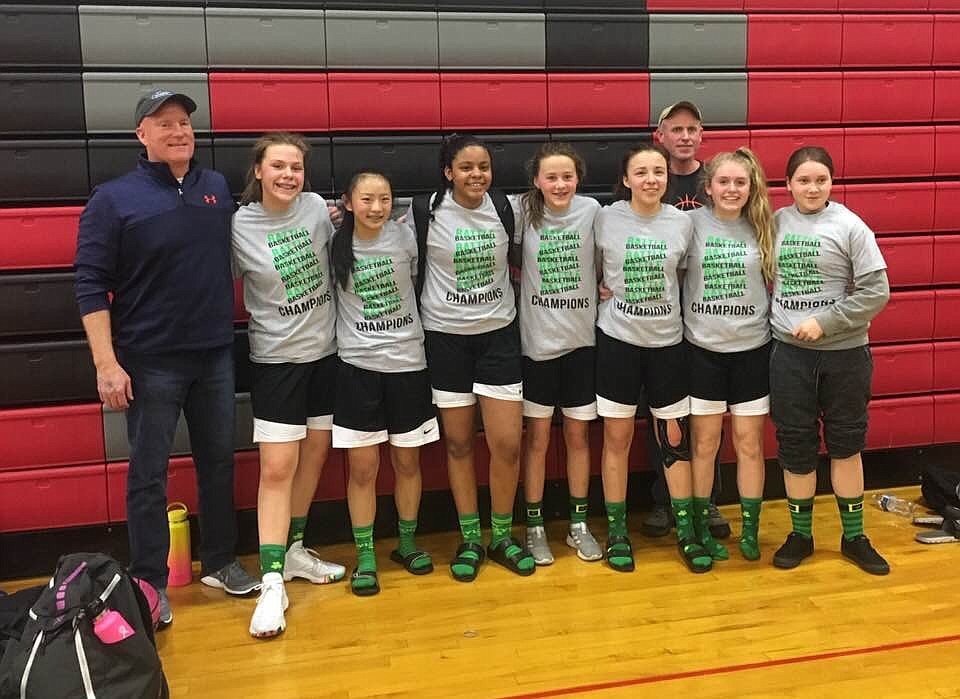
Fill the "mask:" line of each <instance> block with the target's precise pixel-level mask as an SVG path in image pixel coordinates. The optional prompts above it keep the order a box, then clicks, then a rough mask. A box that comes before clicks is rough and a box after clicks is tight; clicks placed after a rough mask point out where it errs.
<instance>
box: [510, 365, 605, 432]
mask: <svg viewBox="0 0 960 699" xmlns="http://www.w3.org/2000/svg"><path fill="white" fill-rule="evenodd" d="M596 357H597V352H596V349H595V348H593V347H580V348H578V349H575V350H573V351H572V352H567V353H566V354H564V355H561V356H559V357H555V358H554V359H547V360H545V361H542V362H537V361H534V360H532V359H530V358H529V357H524V358H523V414H524V416H525V417H550V416H552V415H553V409H554V406H559V407H560V410H561V412H562V413H563V414H564V415H565V416H567V417H572V418H575V419H577V420H593V419H595V418H596V417H597V391H596V372H597V367H596Z"/></svg>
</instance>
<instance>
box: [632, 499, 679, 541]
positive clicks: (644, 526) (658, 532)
mask: <svg viewBox="0 0 960 699" xmlns="http://www.w3.org/2000/svg"><path fill="white" fill-rule="evenodd" d="M671 529H673V512H671V511H670V508H669V507H664V506H661V505H654V506H653V509H652V510H650V514H648V515H647V516H646V517H644V518H643V522H641V523H640V531H641V532H643V535H644V536H666V535H667V534H669V533H670V530H671Z"/></svg>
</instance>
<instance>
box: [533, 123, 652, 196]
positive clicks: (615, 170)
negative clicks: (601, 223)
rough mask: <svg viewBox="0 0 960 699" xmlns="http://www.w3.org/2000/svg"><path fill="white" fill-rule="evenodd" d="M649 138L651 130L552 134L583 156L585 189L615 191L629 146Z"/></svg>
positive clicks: (590, 190) (582, 183) (552, 137)
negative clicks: (621, 163) (585, 166)
mask: <svg viewBox="0 0 960 699" xmlns="http://www.w3.org/2000/svg"><path fill="white" fill-rule="evenodd" d="M649 138H650V132H649V131H619V132H616V133H596V132H584V131H576V132H571V133H562V132H558V133H551V134H550V140H551V141H566V142H567V143H569V144H570V145H571V146H573V147H574V148H575V149H576V150H577V152H578V153H579V154H580V155H581V157H583V159H584V161H585V162H586V165H587V177H586V181H584V182H581V183H580V189H581V190H582V191H585V192H612V191H613V187H614V184H616V182H617V180H618V179H619V177H620V160H621V158H622V157H623V154H624V153H625V152H626V150H627V148H628V147H629V146H630V145H631V144H633V143H637V142H638V141H643V140H649Z"/></svg>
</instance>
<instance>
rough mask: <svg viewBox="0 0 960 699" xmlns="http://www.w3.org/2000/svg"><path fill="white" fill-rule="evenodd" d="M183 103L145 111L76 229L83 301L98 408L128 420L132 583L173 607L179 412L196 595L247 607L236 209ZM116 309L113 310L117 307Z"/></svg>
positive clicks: (168, 99)
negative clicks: (169, 589) (196, 542)
mask: <svg viewBox="0 0 960 699" xmlns="http://www.w3.org/2000/svg"><path fill="white" fill-rule="evenodd" d="M196 108H197V105H196V103H195V102H194V101H193V100H192V99H191V98H190V97H188V96H187V95H183V94H179V93H175V92H171V91H169V90H154V91H153V92H150V93H149V94H146V95H144V96H143V97H141V98H140V100H139V102H138V103H137V106H136V111H135V114H134V118H135V123H136V134H137V138H138V139H139V140H140V143H142V144H143V146H144V148H145V151H146V152H145V153H143V154H141V155H140V159H139V163H138V166H137V168H136V169H135V170H133V171H132V172H129V173H127V174H126V175H123V176H122V177H118V178H117V179H115V180H111V181H110V182H106V183H104V184H102V185H100V186H99V187H97V188H96V189H95V190H94V191H93V194H92V195H91V196H90V200H89V202H88V203H87V206H86V208H85V209H84V211H83V214H82V215H81V217H80V230H79V235H78V240H77V257H76V293H77V302H78V304H79V306H80V314H81V316H82V318H83V326H84V329H85V330H86V333H87V338H88V340H89V342H90V350H91V352H92V353H93V361H94V364H95V365H96V369H97V390H98V392H99V394H100V399H101V400H102V401H103V402H104V403H105V404H106V405H107V406H109V407H110V408H113V409H115V410H124V409H125V410H126V411H127V437H128V439H129V441H130V466H129V470H128V473H127V523H128V531H129V539H130V572H131V573H132V574H133V575H135V576H137V577H140V578H143V579H145V580H146V581H147V582H149V583H151V584H152V585H154V586H155V587H156V588H157V589H158V590H159V591H160V593H161V594H160V621H161V624H162V625H166V624H169V623H170V622H171V621H172V619H173V614H172V612H171V610H170V604H169V601H168V599H167V595H166V586H167V552H168V549H169V544H170V539H169V529H168V525H167V516H166V506H167V496H166V486H167V462H168V460H169V456H170V446H171V443H172V441H173V435H174V431H175V429H176V424H177V420H178V419H179V417H180V413H181V410H182V411H183V413H184V415H185V417H186V420H187V426H188V428H189V431H190V441H191V445H192V449H193V458H194V462H195V464H196V469H197V482H198V493H199V502H200V517H201V520H200V521H201V532H202V540H201V542H200V559H201V562H202V563H203V570H204V573H203V577H202V582H204V583H206V584H208V585H211V586H213V587H219V588H223V589H225V590H226V591H227V592H229V593H231V594H246V593H248V592H252V591H253V590H254V589H256V588H257V586H258V582H257V580H256V579H254V578H252V577H251V576H250V575H249V574H247V572H246V571H245V570H243V568H242V567H241V566H240V564H239V562H237V559H236V556H235V554H234V548H235V546H236V539H237V530H236V516H235V513H234V508H233V443H234V439H233V432H234V380H233V279H232V275H231V270H230V219H231V216H232V214H233V211H234V202H233V199H232V198H231V196H230V190H229V188H228V187H227V184H226V181H225V180H224V178H223V176H222V175H220V173H218V172H214V171H212V170H204V169H202V168H200V167H199V166H198V165H197V163H196V161H194V160H193V150H194V138H193V127H192V126H191V122H190V114H192V113H193V112H194V111H195V110H196ZM111 296H112V298H111Z"/></svg>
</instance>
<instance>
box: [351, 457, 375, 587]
mask: <svg viewBox="0 0 960 699" xmlns="http://www.w3.org/2000/svg"><path fill="white" fill-rule="evenodd" d="M347 460H348V462H349V464H350V475H349V477H348V479H347V507H349V509H350V523H351V525H352V527H353V539H354V542H355V543H356V547H357V568H356V570H355V571H354V574H353V577H352V578H351V580H350V587H351V589H352V590H353V592H354V593H355V594H357V595H361V596H365V595H370V594H376V593H377V592H379V591H380V587H379V585H378V581H377V556H376V551H375V550H374V546H373V520H374V518H375V517H376V514H377V473H378V471H379V470H380V445H379V444H371V445H367V446H362V447H353V448H351V449H349V450H348V451H347Z"/></svg>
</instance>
